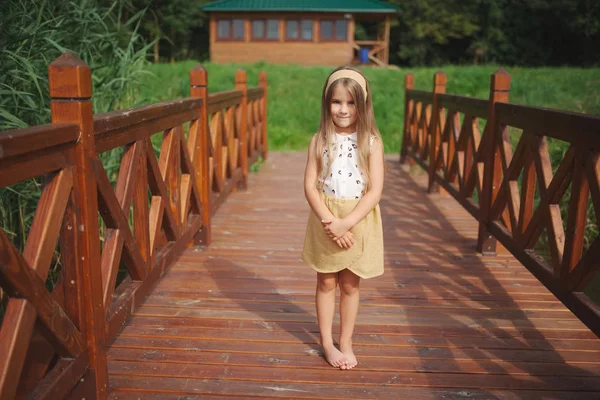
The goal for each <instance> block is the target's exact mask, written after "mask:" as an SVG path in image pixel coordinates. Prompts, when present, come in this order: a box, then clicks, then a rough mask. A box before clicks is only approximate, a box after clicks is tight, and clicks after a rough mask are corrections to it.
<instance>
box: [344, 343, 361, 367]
mask: <svg viewBox="0 0 600 400" xmlns="http://www.w3.org/2000/svg"><path fill="white" fill-rule="evenodd" d="M340 350H342V354H343V355H344V357H346V360H347V361H346V363H344V364H342V365H341V366H340V369H352V368H354V367H356V366H357V365H358V361H357V360H356V356H355V355H354V351H353V350H352V343H350V344H349V345H347V346H343V345H340Z"/></svg>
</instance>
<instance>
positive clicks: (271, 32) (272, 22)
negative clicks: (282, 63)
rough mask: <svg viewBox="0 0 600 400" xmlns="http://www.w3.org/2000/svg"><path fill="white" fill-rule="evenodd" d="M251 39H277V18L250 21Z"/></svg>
mask: <svg viewBox="0 0 600 400" xmlns="http://www.w3.org/2000/svg"><path fill="white" fill-rule="evenodd" d="M252 39H254V40H278V39H279V20H276V19H268V20H262V19H257V20H254V21H252Z"/></svg>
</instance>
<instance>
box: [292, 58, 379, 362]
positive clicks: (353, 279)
mask: <svg viewBox="0 0 600 400" xmlns="http://www.w3.org/2000/svg"><path fill="white" fill-rule="evenodd" d="M383 174H384V160H383V143H382V140H381V135H380V134H379V130H378V129H377V126H376V125H375V117H374V115H373V105H372V99H371V91H370V89H369V84H368V82H367V80H366V78H365V77H364V75H363V74H362V73H360V72H359V71H357V70H354V69H351V68H348V67H341V68H338V69H336V70H335V71H333V72H332V73H331V75H329V78H328V79H327V81H326V83H325V85H324V88H323V95H322V103H321V122H320V124H319V130H318V132H317V134H316V135H315V136H314V137H313V138H312V140H311V142H310V145H309V148H308V162H307V164H306V170H305V173H304V191H305V194H306V199H307V200H308V204H309V205H310V208H311V209H312V210H311V213H310V216H309V219H308V226H307V229H306V237H305V241H304V250H303V253H302V259H303V260H304V262H306V263H307V264H308V265H310V266H311V267H312V268H313V269H315V270H316V271H317V289H316V306H317V319H318V323H319V331H320V333H321V345H322V347H323V352H324V354H325V358H326V359H327V362H329V364H331V366H333V367H335V368H340V369H351V368H354V367H355V366H356V365H357V364H358V362H357V361H356V357H355V355H354V352H353V350H352V333H353V331H354V324H355V322H356V314H357V312H358V303H359V291H358V287H359V283H360V278H365V279H366V278H372V277H374V276H378V275H381V274H382V273H383V232H382V226H381V214H380V212H379V205H378V203H379V200H380V198H381V191H382V188H383ZM338 283H339V286H340V325H341V332H340V340H339V345H340V349H339V350H338V349H337V348H336V347H335V346H334V343H333V336H332V325H333V315H334V313H335V292H336V286H337V285H338Z"/></svg>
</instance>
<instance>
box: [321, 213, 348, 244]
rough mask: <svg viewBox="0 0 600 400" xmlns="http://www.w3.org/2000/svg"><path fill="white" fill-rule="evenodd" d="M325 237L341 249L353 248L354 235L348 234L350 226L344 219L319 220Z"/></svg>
mask: <svg viewBox="0 0 600 400" xmlns="http://www.w3.org/2000/svg"><path fill="white" fill-rule="evenodd" d="M321 222H322V223H323V228H324V229H325V232H326V233H327V235H328V236H329V237H330V238H331V239H332V240H333V241H334V242H336V243H337V245H338V246H340V247H342V248H346V249H349V248H350V247H352V246H354V235H353V234H352V232H350V229H351V228H352V226H351V225H350V224H349V223H348V221H346V220H345V219H344V218H330V219H324V220H321Z"/></svg>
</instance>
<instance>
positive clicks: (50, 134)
mask: <svg viewBox="0 0 600 400" xmlns="http://www.w3.org/2000/svg"><path fill="white" fill-rule="evenodd" d="M78 135H79V129H78V127H77V125H75V124H46V125H39V126H32V127H30V128H23V129H14V130H9V131H4V132H0V160H6V159H8V158H10V157H16V156H20V155H23V154H26V153H31V152H34V151H40V150H46V149H49V148H51V147H54V146H59V145H62V144H66V143H69V142H74V141H75V140H77V136H78Z"/></svg>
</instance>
